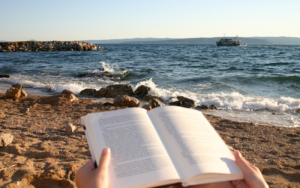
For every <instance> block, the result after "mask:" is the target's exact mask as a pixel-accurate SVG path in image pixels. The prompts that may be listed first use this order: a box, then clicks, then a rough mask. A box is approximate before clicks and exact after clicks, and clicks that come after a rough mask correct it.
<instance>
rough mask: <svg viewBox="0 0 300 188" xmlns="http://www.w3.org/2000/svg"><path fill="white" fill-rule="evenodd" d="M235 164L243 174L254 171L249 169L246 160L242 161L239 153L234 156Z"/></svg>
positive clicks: (249, 166)
mask: <svg viewBox="0 0 300 188" xmlns="http://www.w3.org/2000/svg"><path fill="white" fill-rule="evenodd" d="M234 156H235V160H236V164H237V165H238V167H240V169H241V170H242V171H243V173H244V174H248V173H249V172H253V171H254V169H253V167H251V163H249V162H248V161H247V160H246V159H244V158H243V157H242V155H241V153H240V152H239V151H237V152H236V153H235V154H234Z"/></svg>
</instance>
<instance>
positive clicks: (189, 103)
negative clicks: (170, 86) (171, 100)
mask: <svg viewBox="0 0 300 188" xmlns="http://www.w3.org/2000/svg"><path fill="white" fill-rule="evenodd" d="M180 106H182V107H185V108H195V107H196V104H195V101H193V100H191V101H187V102H183V103H181V105H180Z"/></svg>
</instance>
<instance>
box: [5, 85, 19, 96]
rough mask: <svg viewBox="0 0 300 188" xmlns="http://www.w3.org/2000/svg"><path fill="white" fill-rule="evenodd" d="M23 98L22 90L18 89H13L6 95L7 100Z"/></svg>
mask: <svg viewBox="0 0 300 188" xmlns="http://www.w3.org/2000/svg"><path fill="white" fill-rule="evenodd" d="M20 97H21V89H20V88H18V87H14V86H13V87H11V88H10V89H8V90H7V91H6V93H5V98H6V99H18V98H20Z"/></svg>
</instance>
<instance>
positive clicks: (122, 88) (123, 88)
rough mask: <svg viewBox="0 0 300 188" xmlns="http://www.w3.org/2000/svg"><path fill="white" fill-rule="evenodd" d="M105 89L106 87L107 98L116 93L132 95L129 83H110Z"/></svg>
mask: <svg viewBox="0 0 300 188" xmlns="http://www.w3.org/2000/svg"><path fill="white" fill-rule="evenodd" d="M106 89H107V93H106V96H105V97H107V98H109V97H116V96H118V95H128V96H131V95H133V91H132V88H131V85H129V84H117V85H110V86H107V87H106Z"/></svg>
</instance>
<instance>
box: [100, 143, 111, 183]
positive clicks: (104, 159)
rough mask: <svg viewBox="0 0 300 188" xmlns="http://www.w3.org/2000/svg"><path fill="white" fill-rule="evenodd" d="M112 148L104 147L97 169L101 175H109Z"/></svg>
mask: <svg viewBox="0 0 300 188" xmlns="http://www.w3.org/2000/svg"><path fill="white" fill-rule="evenodd" d="M110 156H111V153H110V149H109V148H107V147H106V148H104V149H103V150H102V154H101V157H100V162H99V167H98V169H97V171H98V173H99V175H100V176H104V177H108V167H109V164H110Z"/></svg>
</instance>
